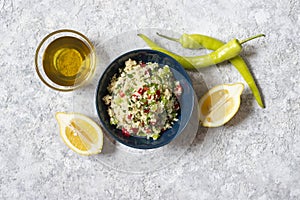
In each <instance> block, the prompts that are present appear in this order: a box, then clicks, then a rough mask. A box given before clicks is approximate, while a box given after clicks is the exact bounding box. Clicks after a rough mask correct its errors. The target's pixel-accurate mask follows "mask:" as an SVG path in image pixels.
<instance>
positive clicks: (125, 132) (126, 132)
mask: <svg viewBox="0 0 300 200" xmlns="http://www.w3.org/2000/svg"><path fill="white" fill-rule="evenodd" d="M122 134H123V135H124V136H126V137H129V136H130V133H129V132H128V131H127V130H126V129H125V128H124V127H123V128H122Z"/></svg>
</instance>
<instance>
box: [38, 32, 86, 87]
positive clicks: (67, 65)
mask: <svg viewBox="0 0 300 200" xmlns="http://www.w3.org/2000/svg"><path fill="white" fill-rule="evenodd" d="M90 54H91V50H90V49H89V48H88V46H87V45H86V44H85V43H84V42H82V41H81V40H79V39H77V38H75V37H69V36H67V37H61V38H58V39H56V40H54V41H53V42H52V43H50V44H49V46H48V47H47V48H46V50H45V53H44V55H43V66H44V71H45V73H46V75H47V76H48V78H49V79H51V80H52V81H53V82H54V83H56V84H58V85H61V86H72V85H75V84H76V85H77V84H79V83H81V82H82V81H84V80H85V79H86V78H87V77H88V74H89V72H90V70H91V58H90V56H91V55H90Z"/></svg>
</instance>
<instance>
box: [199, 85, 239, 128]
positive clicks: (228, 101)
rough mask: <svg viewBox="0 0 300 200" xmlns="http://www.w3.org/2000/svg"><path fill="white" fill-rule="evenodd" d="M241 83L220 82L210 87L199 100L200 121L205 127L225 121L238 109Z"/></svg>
mask: <svg viewBox="0 0 300 200" xmlns="http://www.w3.org/2000/svg"><path fill="white" fill-rule="evenodd" d="M243 89H244V85H243V84H242V83H235V84H222V85H218V86H215V87H213V88H212V89H210V90H209V91H208V92H207V93H206V94H205V95H204V96H203V97H202V98H201V99H200V100H199V109H200V112H199V113H200V117H199V118H200V121H201V124H202V125H203V126H206V127H218V126H221V125H224V124H225V123H227V122H228V121H229V120H230V119H231V118H232V117H233V116H234V115H235V114H236V112H237V111H238V109H239V106H240V96H241V93H242V91H243Z"/></svg>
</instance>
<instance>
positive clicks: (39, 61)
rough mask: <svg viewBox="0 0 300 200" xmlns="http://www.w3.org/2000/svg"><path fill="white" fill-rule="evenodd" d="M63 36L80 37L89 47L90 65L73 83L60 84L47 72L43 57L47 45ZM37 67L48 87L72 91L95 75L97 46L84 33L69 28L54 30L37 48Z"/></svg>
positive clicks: (40, 76)
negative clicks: (82, 75) (82, 76)
mask: <svg viewBox="0 0 300 200" xmlns="http://www.w3.org/2000/svg"><path fill="white" fill-rule="evenodd" d="M62 37H72V38H73V39H74V38H75V39H78V40H79V41H80V42H81V43H84V46H85V48H88V50H89V52H90V53H89V54H88V55H87V56H89V65H88V71H87V72H86V74H85V76H84V78H81V79H80V80H79V79H76V81H74V84H71V85H60V84H58V83H56V82H54V81H53V80H52V79H51V78H49V76H48V75H47V74H46V72H45V68H44V65H43V59H44V53H45V51H46V49H47V47H48V46H49V45H50V44H51V43H52V42H53V41H55V40H57V39H59V38H62ZM35 67H36V72H37V74H38V76H39V78H40V79H41V81H42V82H43V83H44V84H46V85H47V86H48V87H50V88H52V89H54V90H58V91H72V90H74V89H77V88H78V87H80V86H82V85H83V84H85V83H86V82H87V81H88V80H89V79H90V78H91V77H92V75H93V73H94V71H95V68H96V53H95V48H94V46H93V44H92V43H91V42H90V40H89V39H88V38H87V37H86V36H84V35H83V34H82V33H79V32H77V31H74V30H69V29H62V30H57V31H54V32H52V33H50V34H48V35H47V36H46V37H45V38H44V39H43V40H42V41H41V42H40V44H39V45H38V47H37V49H36V54H35Z"/></svg>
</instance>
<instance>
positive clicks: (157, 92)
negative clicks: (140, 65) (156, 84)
mask: <svg viewBox="0 0 300 200" xmlns="http://www.w3.org/2000/svg"><path fill="white" fill-rule="evenodd" d="M155 94H156V96H155V98H156V99H158V98H159V97H160V90H156V92H155Z"/></svg>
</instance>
